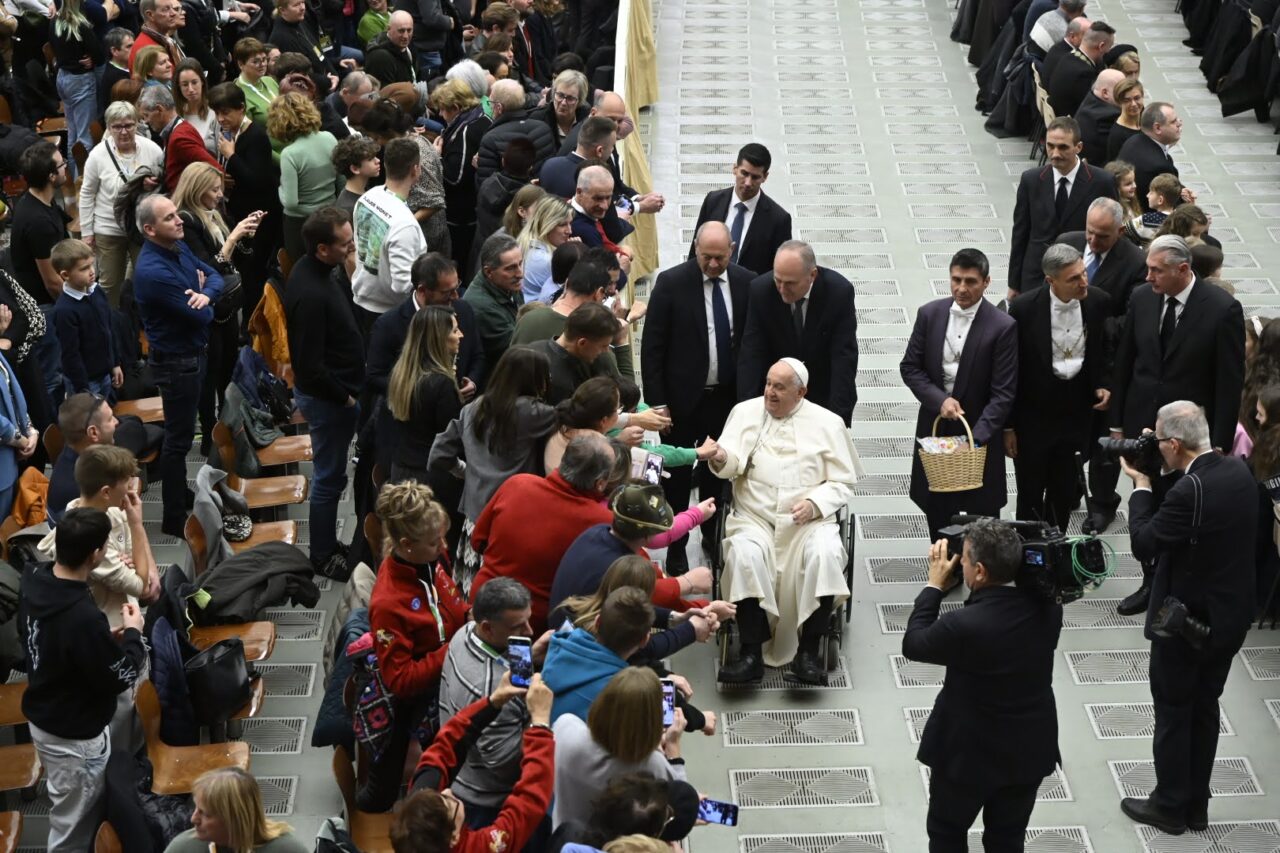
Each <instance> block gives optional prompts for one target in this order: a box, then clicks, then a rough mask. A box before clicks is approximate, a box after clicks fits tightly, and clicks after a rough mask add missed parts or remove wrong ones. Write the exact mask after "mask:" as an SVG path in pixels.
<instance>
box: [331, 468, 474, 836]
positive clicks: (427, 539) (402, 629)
mask: <svg viewBox="0 0 1280 853" xmlns="http://www.w3.org/2000/svg"><path fill="white" fill-rule="evenodd" d="M375 512H377V514H378V519H379V520H380V521H381V522H382V531H383V535H384V537H385V542H384V546H383V547H384V549H385V551H386V554H387V557H386V559H385V560H383V561H382V567H381V568H380V569H379V570H378V580H377V582H376V583H375V584H374V585H373V594H372V596H371V597H370V599H369V629H370V633H371V634H372V635H373V646H374V651H375V652H376V654H377V656H378V669H379V670H380V671H381V674H382V680H383V683H384V684H385V685H386V687H387V689H388V690H389V691H390V692H391V694H392V695H393V696H395V699H396V701H395V709H394V710H395V730H394V732H393V733H392V735H391V739H390V741H389V743H388V744H387V746H386V747H385V748H384V749H383V750H382V752H381V753H380V754H379V755H378V757H377V758H376V759H375V760H374V762H373V766H372V767H371V768H370V771H369V777H368V779H367V780H366V781H365V784H364V785H363V786H362V787H361V788H360V790H359V791H358V792H357V794H356V800H357V802H358V804H359V806H360V809H361V810H362V811H369V812H382V811H386V810H387V809H389V808H391V806H392V805H393V804H394V803H395V799H396V795H397V794H398V793H399V791H400V778H401V771H402V769H403V767H404V757H405V752H406V750H407V749H408V747H409V738H410V736H411V735H412V734H413V733H414V731H415V730H416V729H417V728H418V727H419V724H421V723H422V722H423V721H424V719H425V718H426V717H427V715H428V712H429V711H430V710H431V708H432V706H434V705H435V699H436V691H437V689H438V688H439V685H440V673H441V671H442V669H443V667H444V659H445V655H446V653H447V652H448V651H449V639H450V638H451V637H452V636H453V634H454V632H455V631H457V630H458V629H459V628H461V627H462V626H463V624H465V623H466V621H467V611H468V609H469V608H468V605H467V602H466V599H464V598H463V597H462V593H461V592H460V591H459V590H458V587H457V586H456V585H455V584H454V582H453V579H452V577H450V574H449V566H448V565H447V563H445V564H443V565H442V559H441V558H442V555H443V554H444V552H445V544H444V537H445V534H446V533H447V532H448V530H449V516H448V515H447V514H446V513H445V510H444V507H442V506H441V505H440V504H438V503H436V502H435V501H433V500H432V499H431V489H429V488H427V487H426V486H424V485H421V484H419V483H418V482H416V481H414V480H409V481H406V482H403V483H396V484H395V485H387V486H384V487H383V489H382V492H381V493H380V494H379V495H378V503H377V506H376V507H375ZM430 728H432V727H431V726H428V730H430Z"/></svg>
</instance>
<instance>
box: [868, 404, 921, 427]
mask: <svg viewBox="0 0 1280 853" xmlns="http://www.w3.org/2000/svg"><path fill="white" fill-rule="evenodd" d="M919 409H920V404H919V403H916V402H914V401H911V402H908V401H905V400H904V401H901V402H896V403H895V402H889V401H885V402H874V403H858V407H857V408H856V409H854V410H853V419H854V420H855V421H863V422H865V423H900V422H902V421H914V420H915V419H916V414H917V412H918V411H919Z"/></svg>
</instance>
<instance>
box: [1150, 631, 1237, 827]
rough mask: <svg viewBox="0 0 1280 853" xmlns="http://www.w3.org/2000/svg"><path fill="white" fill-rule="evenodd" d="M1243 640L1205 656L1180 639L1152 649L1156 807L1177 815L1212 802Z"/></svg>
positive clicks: (1156, 643) (1153, 797) (1153, 796)
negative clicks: (1230, 683) (1230, 684)
mask: <svg viewBox="0 0 1280 853" xmlns="http://www.w3.org/2000/svg"><path fill="white" fill-rule="evenodd" d="M1243 644H1244V638H1243V637H1241V638H1240V641H1239V642H1236V643H1232V644H1231V645H1229V646H1227V647H1226V648H1224V649H1221V650H1215V651H1213V652H1211V653H1208V654H1202V653H1200V652H1197V651H1196V650H1195V649H1193V648H1191V646H1190V645H1188V644H1187V642H1186V641H1184V640H1183V639H1182V638H1180V637H1172V638H1169V639H1157V640H1153V641H1152V643H1151V668H1150V671H1149V672H1150V679H1151V699H1152V702H1153V703H1154V705H1155V715H1156V729H1155V736H1154V738H1153V741H1152V753H1153V755H1154V757H1155V769H1156V789H1155V790H1154V791H1152V792H1151V802H1152V803H1153V804H1155V805H1157V806H1159V807H1160V808H1161V809H1163V810H1165V811H1167V812H1170V813H1172V814H1183V813H1184V811H1185V810H1186V809H1188V808H1191V807H1199V808H1204V807H1205V806H1206V805H1207V804H1208V802H1209V776H1210V774H1211V773H1212V772H1213V757H1214V755H1215V754H1216V753H1217V751H1218V714H1219V711H1218V697H1219V696H1221V695H1222V688H1223V686H1224V685H1225V684H1226V683H1227V673H1228V672H1230V671H1231V660H1232V658H1234V657H1235V654H1236V652H1238V651H1239V650H1240V646H1241V645H1243Z"/></svg>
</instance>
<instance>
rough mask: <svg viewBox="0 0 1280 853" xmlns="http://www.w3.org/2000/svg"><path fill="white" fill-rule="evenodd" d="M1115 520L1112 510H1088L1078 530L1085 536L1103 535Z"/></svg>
mask: <svg viewBox="0 0 1280 853" xmlns="http://www.w3.org/2000/svg"><path fill="white" fill-rule="evenodd" d="M1115 520H1116V514H1115V511H1114V510H1090V511H1089V514H1088V515H1087V516H1085V519H1084V522H1083V523H1081V525H1080V530H1081V531H1082V532H1083V533H1084V535H1085V536H1097V535H1099V534H1101V533H1105V532H1106V530H1107V528H1108V527H1110V526H1111V523H1112V522H1113V521H1115Z"/></svg>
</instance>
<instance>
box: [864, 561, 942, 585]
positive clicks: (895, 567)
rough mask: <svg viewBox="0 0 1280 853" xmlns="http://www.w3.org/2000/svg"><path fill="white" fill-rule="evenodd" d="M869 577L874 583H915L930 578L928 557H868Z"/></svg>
mask: <svg viewBox="0 0 1280 853" xmlns="http://www.w3.org/2000/svg"><path fill="white" fill-rule="evenodd" d="M865 565H866V567H867V577H868V578H869V579H870V580H871V582H872V583H873V584H890V583H901V584H915V585H917V586H923V585H924V584H925V583H926V582H927V581H928V580H929V558H928V557H868V558H867V559H866V561H865Z"/></svg>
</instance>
